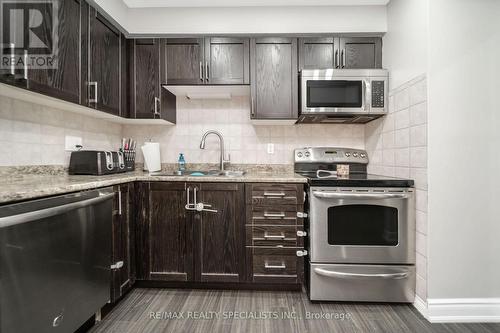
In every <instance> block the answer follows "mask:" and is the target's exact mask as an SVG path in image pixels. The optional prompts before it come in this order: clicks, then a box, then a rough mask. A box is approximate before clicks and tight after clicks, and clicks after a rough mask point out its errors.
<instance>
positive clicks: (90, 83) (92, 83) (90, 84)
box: [88, 81, 97, 103]
mask: <svg viewBox="0 0 500 333" xmlns="http://www.w3.org/2000/svg"><path fill="white" fill-rule="evenodd" d="M88 87H89V91H88V94H89V103H97V81H91V82H89V83H88ZM91 87H94V98H90V95H92V94H91V93H90V90H91Z"/></svg>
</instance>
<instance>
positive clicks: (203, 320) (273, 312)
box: [91, 289, 500, 333]
mask: <svg viewBox="0 0 500 333" xmlns="http://www.w3.org/2000/svg"><path fill="white" fill-rule="evenodd" d="M325 316H327V317H325ZM283 317H285V319H283ZM91 332H92V333H100V332H107V333H108V332H117V333H118V332H119V333H130V332H134V333H135V332H141V333H147V332H155V333H157V332H176V333H177V332H203V333H219V332H245V333H247V332H272V333H279V332H286V333H291V332H314V333H317V332H346V333H347V332H349V333H350V332H363V333H364V332H370V333H376V332H380V333H392V332H395V333H396V332H397V333H403V332H412V333H413V332H418V333H420V332H447V333H465V332H490V333H494V332H495V333H498V332H500V324H491V323H490V324H431V323H429V322H428V321H427V320H425V319H424V318H423V317H422V316H421V315H420V313H419V312H418V311H417V310H416V309H414V308H413V306H411V305H404V304H394V305H391V304H359V303H330V302H328V303H311V302H310V301H309V300H308V298H307V295H306V294H305V293H303V292H278V291H276V292H272V291H271V292H269V291H236V290H234V291H233V290H178V289H135V290H133V291H131V292H130V293H129V294H128V295H127V296H126V297H125V299H123V300H122V301H121V302H120V303H119V304H118V305H117V307H115V308H114V309H113V311H112V312H111V313H110V314H108V315H107V316H106V317H105V318H104V319H103V320H102V321H101V322H99V323H98V324H97V325H96V326H94V327H93V328H92V330H91Z"/></svg>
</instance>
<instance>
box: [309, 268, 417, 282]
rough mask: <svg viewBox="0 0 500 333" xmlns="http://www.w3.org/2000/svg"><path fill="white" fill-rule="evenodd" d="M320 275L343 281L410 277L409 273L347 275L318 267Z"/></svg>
mask: <svg viewBox="0 0 500 333" xmlns="http://www.w3.org/2000/svg"><path fill="white" fill-rule="evenodd" d="M314 272H316V273H317V274H319V275H323V276H327V277H335V278H341V279H349V278H361V279H364V278H370V279H371V278H379V279H404V278H406V277H408V272H401V273H378V274H364V273H346V272H338V271H330V270H327V269H323V268H318V267H316V268H315V269H314Z"/></svg>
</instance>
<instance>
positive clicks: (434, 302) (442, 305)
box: [414, 298, 500, 323]
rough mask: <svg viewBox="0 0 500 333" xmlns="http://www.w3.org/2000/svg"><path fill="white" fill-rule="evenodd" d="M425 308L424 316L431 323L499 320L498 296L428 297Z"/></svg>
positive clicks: (499, 304) (499, 300) (499, 306)
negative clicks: (425, 313)
mask: <svg viewBox="0 0 500 333" xmlns="http://www.w3.org/2000/svg"><path fill="white" fill-rule="evenodd" d="M422 302H423V301H422ZM415 303H417V299H415ZM415 303H414V306H415V307H416V308H417V309H418V310H419V311H420V312H421V313H422V311H421V310H420V308H419V307H420V306H421V304H418V305H417V304H415ZM424 303H425V302H424ZM426 310H427V311H426V312H427V316H425V315H424V317H426V318H427V320H429V321H430V322H431V323H476V322H483V323H486V322H488V323H491V322H500V298H439V299H438V298H435V299H428V300H427V309H426ZM422 314H423V313H422Z"/></svg>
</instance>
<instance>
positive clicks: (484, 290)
mask: <svg viewBox="0 0 500 333" xmlns="http://www.w3.org/2000/svg"><path fill="white" fill-rule="evenodd" d="M499 17H500V1H497V0H475V1H470V0H439V1H432V2H431V5H430V26H429V76H428V85H429V87H428V89H429V238H428V240H429V249H428V250H429V272H428V276H429V291H428V296H429V301H430V303H431V299H440V298H441V299H442V298H453V299H460V298H466V299H467V298H494V297H496V298H497V303H496V305H495V306H496V307H497V308H496V309H497V310H496V312H495V313H496V316H497V317H496V318H497V320H500V303H499V302H498V298H500V213H499V212H500V211H499V207H500V172H499V171H500V160H499V157H498V156H499V153H500V148H499V147H500V118H499V113H500V106H499V104H498V98H499V92H500V82H499V75H500V65H499V60H500V20H499ZM492 305H493V303H492ZM470 314H471V311H468V312H467V313H466V315H470ZM483 314H484V313H483ZM490 314H491V313H490Z"/></svg>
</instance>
